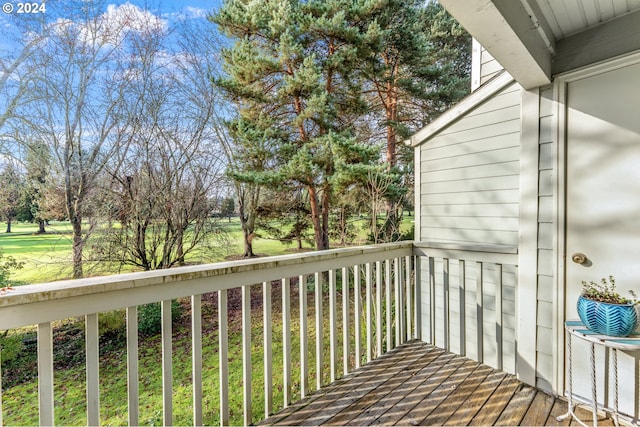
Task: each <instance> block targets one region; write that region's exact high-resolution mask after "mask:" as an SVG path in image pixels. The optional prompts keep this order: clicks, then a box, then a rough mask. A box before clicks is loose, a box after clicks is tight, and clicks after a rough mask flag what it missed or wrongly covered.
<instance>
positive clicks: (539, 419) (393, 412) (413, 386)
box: [260, 341, 613, 426]
mask: <svg viewBox="0 0 640 427" xmlns="http://www.w3.org/2000/svg"><path fill="white" fill-rule="evenodd" d="M566 410H567V403H566V401H565V400H564V399H559V398H555V397H553V396H551V395H549V394H547V393H544V392H542V391H540V390H537V389H535V388H533V387H530V386H528V385H526V384H524V383H521V382H520V381H518V380H517V379H516V378H515V376H513V375H510V374H506V373H504V372H501V371H497V370H495V369H492V368H490V367H488V366H486V365H482V364H479V363H477V362H474V361H472V360H469V359H467V358H464V357H461V356H458V355H455V354H453V353H448V352H446V351H444V350H442V349H439V348H437V347H434V346H432V345H428V344H425V343H422V342H418V341H413V342H409V343H407V344H405V345H403V346H401V347H398V348H397V349H394V350H393V351H391V352H389V353H387V354H385V355H384V356H382V357H380V358H379V359H377V360H375V361H373V362H371V363H369V364H368V365H366V366H364V367H362V368H360V369H358V370H356V371H355V372H353V373H352V374H350V375H348V376H346V377H343V378H341V379H339V380H338V381H336V382H335V383H334V384H333V385H331V386H328V387H325V388H323V389H321V390H319V391H317V392H314V393H313V394H311V395H309V396H308V397H307V398H306V399H304V400H302V401H300V402H297V403H295V404H293V405H291V406H289V407H288V408H285V409H284V410H282V411H281V412H279V413H277V414H275V415H273V416H271V417H270V418H267V419H265V420H263V421H262V422H261V423H260V425H305V426H308V425H352V426H353V425H362V426H368V425H529V426H536V425H577V424H576V421H571V420H565V421H563V422H558V421H557V420H556V417H557V416H558V415H562V414H564V413H565V412H566ZM578 414H579V415H580V416H581V417H583V418H582V419H583V420H585V421H586V422H587V423H590V420H591V417H590V415H589V413H588V412H587V411H583V410H581V409H579V412H578ZM603 421H604V422H600V423H599V424H600V425H613V424H612V423H611V422H610V421H611V420H609V419H607V420H603Z"/></svg>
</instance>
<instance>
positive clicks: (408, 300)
mask: <svg viewBox="0 0 640 427" xmlns="http://www.w3.org/2000/svg"><path fill="white" fill-rule="evenodd" d="M404 267H405V274H404V280H405V288H406V291H405V302H406V303H405V307H406V308H405V310H406V316H407V320H406V322H407V323H406V329H405V331H406V337H407V340H410V339H412V338H413V337H414V336H413V333H412V330H413V327H412V323H411V320H412V317H413V316H412V312H413V311H412V307H413V306H412V301H413V300H412V298H411V257H410V256H406V257H404Z"/></svg>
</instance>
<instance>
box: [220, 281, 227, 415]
mask: <svg viewBox="0 0 640 427" xmlns="http://www.w3.org/2000/svg"><path fill="white" fill-rule="evenodd" d="M227 317H228V316H227V290H226V289H223V290H221V291H218V334H219V336H218V339H219V341H220V342H219V346H218V355H219V357H220V425H222V426H226V425H229V326H228V325H227Z"/></svg>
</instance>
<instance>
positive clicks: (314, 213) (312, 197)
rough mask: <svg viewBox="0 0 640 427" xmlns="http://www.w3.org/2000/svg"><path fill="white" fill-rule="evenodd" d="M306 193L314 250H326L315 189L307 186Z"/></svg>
mask: <svg viewBox="0 0 640 427" xmlns="http://www.w3.org/2000/svg"><path fill="white" fill-rule="evenodd" d="M307 191H308V192H309V204H310V206H311V222H312V223H313V237H314V240H315V243H316V250H319V251H321V250H324V249H326V248H325V247H324V246H323V238H322V224H321V221H320V215H321V212H320V206H318V194H317V192H316V189H315V187H313V186H311V185H309V186H307Z"/></svg>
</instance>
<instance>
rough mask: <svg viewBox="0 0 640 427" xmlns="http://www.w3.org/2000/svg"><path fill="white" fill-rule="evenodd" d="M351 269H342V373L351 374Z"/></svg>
mask: <svg viewBox="0 0 640 427" xmlns="http://www.w3.org/2000/svg"><path fill="white" fill-rule="evenodd" d="M349 335H350V334H349V267H342V373H343V374H344V375H347V374H348V373H349V347H350V346H349Z"/></svg>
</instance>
